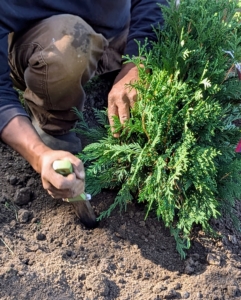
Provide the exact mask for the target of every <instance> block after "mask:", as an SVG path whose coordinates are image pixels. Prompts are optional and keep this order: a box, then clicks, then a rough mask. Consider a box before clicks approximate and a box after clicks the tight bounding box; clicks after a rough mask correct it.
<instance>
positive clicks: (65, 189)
mask: <svg viewBox="0 0 241 300" xmlns="http://www.w3.org/2000/svg"><path fill="white" fill-rule="evenodd" d="M55 160H69V161H70V162H71V163H72V165H73V169H74V172H73V173H72V174H70V175H68V176H66V177H65V176H62V175H61V174H58V173H56V172H55V171H54V169H53V162H54V161H55ZM39 164H40V174H41V179H42V184H43V188H44V189H45V190H47V192H48V193H49V195H50V196H52V197H53V198H73V197H76V196H78V195H80V194H81V193H83V192H84V189H85V172H84V166H83V164H82V162H81V160H79V159H78V158H77V157H75V156H74V155H72V154H71V153H69V152H65V151H55V150H48V151H45V152H44V153H43V154H42V155H41V159H40V162H39Z"/></svg>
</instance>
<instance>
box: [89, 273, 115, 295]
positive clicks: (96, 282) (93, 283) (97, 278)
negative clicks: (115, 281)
mask: <svg viewBox="0 0 241 300" xmlns="http://www.w3.org/2000/svg"><path fill="white" fill-rule="evenodd" d="M86 288H87V289H88V290H91V291H92V292H94V293H95V296H97V295H98V296H104V297H107V296H109V293H110V288H109V280H108V278H107V277H106V276H105V275H103V274H91V275H89V276H88V277H87V278H86Z"/></svg>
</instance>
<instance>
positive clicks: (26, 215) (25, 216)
mask: <svg viewBox="0 0 241 300" xmlns="http://www.w3.org/2000/svg"><path fill="white" fill-rule="evenodd" d="M30 216H31V212H30V211H28V210H26V209H20V210H19V211H18V220H19V222H20V223H27V222H28V221H29V219H30Z"/></svg>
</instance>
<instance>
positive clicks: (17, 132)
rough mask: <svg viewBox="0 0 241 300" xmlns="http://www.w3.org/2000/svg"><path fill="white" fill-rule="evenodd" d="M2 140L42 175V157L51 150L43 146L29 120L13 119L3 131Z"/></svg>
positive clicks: (18, 117) (24, 118) (19, 117)
mask: <svg viewBox="0 0 241 300" xmlns="http://www.w3.org/2000/svg"><path fill="white" fill-rule="evenodd" d="M1 139H2V140H3V141H4V142H5V143H6V144H8V145H9V146H10V147H12V148H13V149H14V150H16V151H17V152H18V153H19V154H20V155H22V156H23V157H24V158H25V159H26V160H27V161H28V162H29V163H30V164H31V166H32V167H33V168H34V169H35V171H36V172H38V173H40V171H41V170H40V165H39V161H40V157H41V155H42V154H43V153H44V152H45V151H48V150H49V148H48V147H47V146H45V145H44V144H43V142H42V141H41V139H40V137H39V136H38V134H37V133H36V131H35V129H34V128H33V126H32V124H31V122H30V121H29V119H28V118H26V117H23V116H17V117H15V118H13V119H12V120H11V121H10V122H9V123H8V125H7V126H6V127H5V128H4V129H3V131H2V134H1Z"/></svg>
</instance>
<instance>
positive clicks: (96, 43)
mask: <svg viewBox="0 0 241 300" xmlns="http://www.w3.org/2000/svg"><path fill="white" fill-rule="evenodd" d="M126 36H127V29H126V30H125V31H123V32H122V33H121V34H120V35H119V36H116V37H113V38H112V39H110V40H109V41H107V40H106V39H105V38H104V36H103V35H102V34H98V33H96V32H95V31H94V30H93V29H92V28H91V27H90V26H89V25H88V24H87V23H86V22H85V21H84V20H83V19H81V18H80V17H78V16H74V15H67V14H65V15H56V16H52V17H50V18H47V19H44V20H42V21H40V22H38V23H36V24H35V25H34V26H32V27H31V28H30V29H28V30H25V31H23V32H20V33H13V34H10V35H9V64H10V67H11V77H12V80H13V83H14V85H15V86H16V87H17V88H19V89H21V90H24V98H25V101H26V104H27V106H28V108H29V109H30V111H31V113H32V114H33V116H34V118H35V119H36V120H37V121H38V122H39V125H40V127H41V128H42V129H43V130H44V131H46V132H47V133H49V134H55V135H56V134H64V133H66V132H67V131H69V129H71V128H73V126H74V124H75V122H76V120H77V117H76V114H75V113H74V112H73V111H72V108H73V107H76V108H78V109H79V110H82V109H83V106H84V101H85V92H84V90H83V86H84V85H85V84H86V83H87V82H88V80H90V79H91V78H92V77H93V76H94V75H96V74H103V73H106V72H110V71H114V70H117V69H119V68H120V66H121V54H122V53H123V49H124V47H125V40H126Z"/></svg>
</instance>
